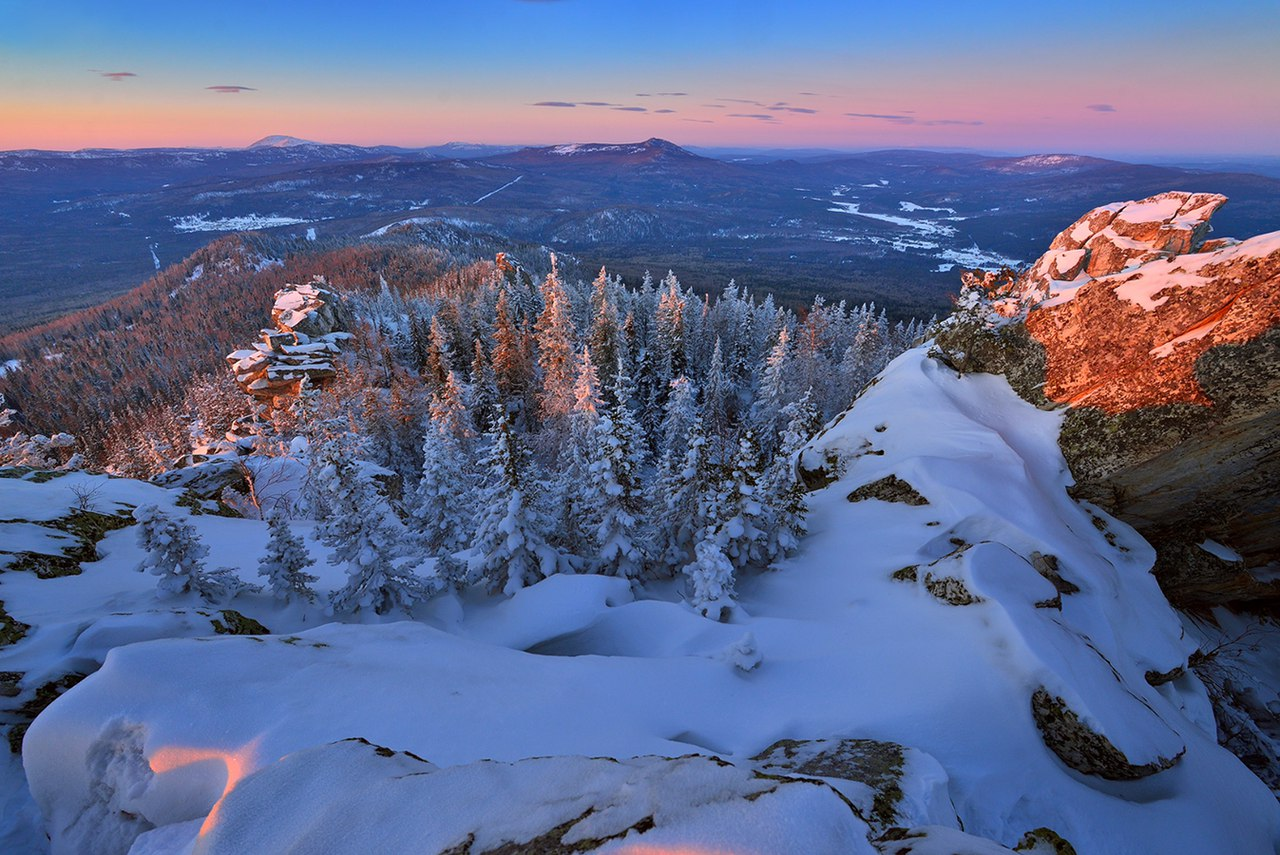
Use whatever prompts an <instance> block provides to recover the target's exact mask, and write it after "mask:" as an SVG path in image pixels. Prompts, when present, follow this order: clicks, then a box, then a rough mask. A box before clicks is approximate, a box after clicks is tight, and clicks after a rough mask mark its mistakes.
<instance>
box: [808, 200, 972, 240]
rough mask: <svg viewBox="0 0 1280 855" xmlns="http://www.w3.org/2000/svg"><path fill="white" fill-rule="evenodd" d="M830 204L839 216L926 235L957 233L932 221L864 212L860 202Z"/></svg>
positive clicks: (829, 208)
mask: <svg viewBox="0 0 1280 855" xmlns="http://www.w3.org/2000/svg"><path fill="white" fill-rule="evenodd" d="M819 201H826V200H819ZM828 204H829V205H830V206H831V207H828V208H827V210H828V211H833V212H835V213H837V214H854V215H856V216H859V217H866V218H867V219H870V220H879V221H880V222H882V223H890V224H891V225H895V226H905V227H906V228H910V229H915V230H916V231H919V232H921V233H922V234H926V235H939V236H944V237H950V236H952V235H954V234H955V233H956V230H955V227H954V226H948V225H946V224H944V223H939V222H935V221H931V220H917V219H912V218H911V217H897V216H894V215H893V214H876V213H870V212H867V211H863V210H861V209H860V203H858V202H828Z"/></svg>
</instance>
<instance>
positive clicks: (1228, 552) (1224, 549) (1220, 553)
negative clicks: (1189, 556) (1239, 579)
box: [1200, 539, 1244, 562]
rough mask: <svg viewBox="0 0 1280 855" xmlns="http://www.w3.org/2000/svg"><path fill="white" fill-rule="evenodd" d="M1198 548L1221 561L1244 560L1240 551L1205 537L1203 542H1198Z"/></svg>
mask: <svg viewBox="0 0 1280 855" xmlns="http://www.w3.org/2000/svg"><path fill="white" fill-rule="evenodd" d="M1200 548H1201V549H1203V550H1204V551H1205V552H1207V553H1209V554H1210V555H1212V556H1214V557H1215V558H1221V559H1222V560H1223V561H1231V562H1236V561H1244V559H1243V558H1241V557H1240V553H1238V552H1236V551H1235V550H1234V549H1232V548H1230V547H1228V546H1223V545H1222V544H1221V543H1218V541H1216V540H1212V539H1206V540H1205V541H1204V543H1201V544H1200Z"/></svg>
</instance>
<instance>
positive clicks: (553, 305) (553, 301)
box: [534, 253, 577, 431]
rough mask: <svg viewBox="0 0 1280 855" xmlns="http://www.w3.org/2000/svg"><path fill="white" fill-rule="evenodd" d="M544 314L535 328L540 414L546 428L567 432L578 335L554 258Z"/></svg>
mask: <svg viewBox="0 0 1280 855" xmlns="http://www.w3.org/2000/svg"><path fill="white" fill-rule="evenodd" d="M542 303H543V306H542V313H541V314H539V315H538V321H537V323H536V324H535V326H534V329H535V331H536V332H537V342H538V367H539V369H541V372H542V394H541V396H540V397H539V399H538V414H539V415H540V416H541V418H542V421H543V423H544V424H547V425H549V426H551V427H552V428H553V429H555V430H560V431H564V430H565V429H566V422H567V420H568V417H569V413H570V412H571V411H572V410H573V387H574V379H575V378H574V363H575V359H574V356H575V354H574V346H575V340H576V338H577V334H576V333H575V331H574V328H573V315H572V311H571V306H570V303H569V295H568V294H567V293H566V292H565V287H564V283H563V282H561V281H560V272H559V269H558V268H557V267H556V258H555V254H554V253H553V254H552V256H551V272H550V273H548V274H547V278H546V280H544V281H543V283H542Z"/></svg>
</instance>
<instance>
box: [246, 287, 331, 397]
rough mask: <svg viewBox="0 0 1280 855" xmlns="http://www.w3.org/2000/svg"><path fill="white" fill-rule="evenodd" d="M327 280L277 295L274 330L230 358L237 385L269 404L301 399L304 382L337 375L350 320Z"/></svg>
mask: <svg viewBox="0 0 1280 855" xmlns="http://www.w3.org/2000/svg"><path fill="white" fill-rule="evenodd" d="M325 284H326V283H325V282H324V280H323V279H316V280H313V281H312V282H309V283H307V284H305V285H286V286H285V287H284V288H282V289H281V290H279V291H277V292H276V299H275V305H274V306H273V307H272V309H271V320H272V323H274V324H275V328H274V329H264V330H262V340H261V341H260V342H254V344H253V345H252V346H251V347H249V348H247V349H244V350H236V351H233V352H232V353H229V354H227V362H228V364H230V366H231V371H232V373H233V374H234V375H235V378H236V383H238V384H239V385H240V388H241V389H243V390H244V391H245V393H247V394H249V395H252V396H253V397H255V398H258V399H260V400H263V401H270V400H272V399H274V398H277V397H281V396H293V395H297V394H298V392H299V390H300V388H301V385H302V381H303V380H306V381H307V382H308V383H321V382H323V381H325V380H327V379H329V378H330V377H333V376H334V374H335V373H336V368H335V366H334V359H335V358H336V357H337V355H338V354H339V352H340V350H339V347H338V342H339V341H342V340H343V339H346V338H348V337H349V336H350V333H348V332H346V328H347V322H346V314H345V312H344V311H343V308H342V303H341V301H340V299H339V298H338V295H337V294H335V293H334V292H332V291H330V290H328V289H327V288H326V287H324V286H325Z"/></svg>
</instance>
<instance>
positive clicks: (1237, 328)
mask: <svg viewBox="0 0 1280 855" xmlns="http://www.w3.org/2000/svg"><path fill="white" fill-rule="evenodd" d="M1099 210H1102V209H1099ZM1122 213H1123V212H1122ZM1152 233H1153V234H1154V235H1155V236H1156V237H1157V238H1158V239H1159V240H1161V241H1164V240H1175V239H1176V240H1182V239H1184V238H1187V234H1186V233H1185V232H1183V233H1178V232H1174V235H1175V237H1173V238H1170V237H1169V235H1168V234H1167V233H1166V232H1165V231H1161V230H1160V229H1158V228H1154V227H1153V231H1152ZM1064 234H1066V233H1065V232H1064ZM1179 234H1180V235H1181V236H1180V237H1179V236H1178V235H1179ZM1060 237H1061V236H1060ZM1108 246H1110V244H1108ZM1151 252H1152V253H1155V255H1154V257H1153V258H1151V259H1146V260H1144V261H1141V262H1140V263H1138V264H1137V265H1136V266H1129V267H1126V268H1124V269H1122V270H1121V271H1119V272H1110V273H1107V274H1105V275H1102V276H1099V277H1097V278H1092V279H1087V280H1085V281H1083V282H1082V283H1080V284H1074V283H1073V284H1072V287H1071V288H1070V289H1067V288H1062V287H1058V288H1054V289H1053V290H1054V292H1055V293H1054V295H1053V296H1051V298H1050V299H1048V300H1047V301H1046V302H1044V303H1042V304H1041V305H1040V306H1037V307H1036V308H1034V309H1032V310H1031V311H1030V312H1029V313H1028V315H1027V321H1026V324H1027V330H1028V332H1030V333H1031V335H1032V336H1033V337H1034V338H1035V339H1036V340H1037V341H1038V342H1040V344H1042V345H1043V346H1044V348H1045V354H1046V377H1045V386H1044V394H1045V396H1046V397H1048V398H1049V399H1050V400H1053V401H1057V402H1059V403H1066V404H1071V405H1072V406H1086V405H1087V406H1091V407H1097V408H1099V409H1101V410H1103V411H1105V412H1108V413H1113V414H1114V413H1121V412H1126V411H1128V410H1134V409H1138V408H1140V407H1150V406H1158V405H1161V404H1173V403H1190V404H1200V405H1204V406H1211V405H1212V403H1213V402H1212V401H1211V400H1210V399H1209V398H1208V396H1206V395H1205V393H1204V390H1203V389H1201V388H1200V385H1199V383H1198V382H1197V380H1196V376H1195V366H1196V360H1197V359H1198V358H1199V357H1200V355H1201V354H1203V353H1204V352H1205V351H1207V350H1209V349H1210V348H1213V347H1217V346H1218V345H1222V344H1228V343H1239V342H1246V341H1249V340H1250V339H1253V338H1256V337H1257V336H1259V335H1261V334H1262V333H1264V332H1266V331H1267V330H1269V329H1271V328H1273V327H1275V326H1276V325H1278V324H1280V232H1274V233H1271V234H1268V235H1261V236H1259V237H1256V238H1253V239H1251V240H1248V241H1245V242H1244V243H1241V244H1236V245H1234V246H1229V247H1226V248H1223V249H1218V250H1215V251H1213V252H1206V253H1192V254H1186V255H1172V254H1164V252H1163V251H1160V252H1157V251H1156V250H1151ZM1052 254H1053V253H1050V255H1052ZM1048 257H1049V256H1046V258H1048ZM1135 257H1137V258H1145V257H1146V254H1145V253H1140V254H1138V255H1137V256H1135ZM1051 263H1056V262H1046V261H1045V259H1043V258H1042V259H1041V261H1040V262H1039V263H1038V264H1037V266H1036V268H1035V269H1036V270H1038V269H1041V268H1042V267H1047V266H1049V265H1050V264H1051ZM1115 263H1118V262H1108V263H1107V265H1106V266H1107V267H1112V266H1114V264H1115ZM1074 264H1075V262H1073V266H1074ZM1059 269H1060V268H1059ZM1084 275H1086V276H1087V275H1088V274H1084ZM1053 284H1054V285H1055V286H1058V285H1061V283H1058V282H1055V283H1053Z"/></svg>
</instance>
